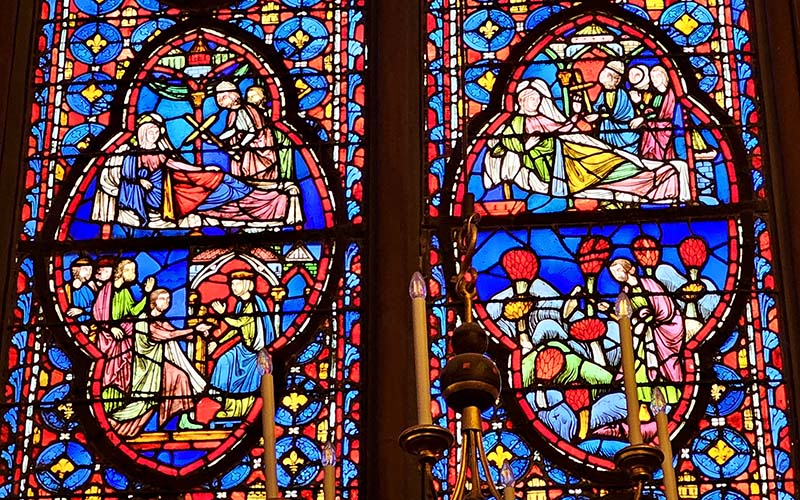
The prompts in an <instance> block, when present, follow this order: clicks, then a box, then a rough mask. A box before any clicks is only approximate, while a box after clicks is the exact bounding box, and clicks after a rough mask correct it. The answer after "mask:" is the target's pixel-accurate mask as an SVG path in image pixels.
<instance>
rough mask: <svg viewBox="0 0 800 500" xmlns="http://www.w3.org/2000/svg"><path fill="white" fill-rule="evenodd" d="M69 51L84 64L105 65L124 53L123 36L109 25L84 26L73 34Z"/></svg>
mask: <svg viewBox="0 0 800 500" xmlns="http://www.w3.org/2000/svg"><path fill="white" fill-rule="evenodd" d="M69 50H70V52H72V55H73V56H75V59H77V60H79V61H80V62H82V63H86V64H92V65H94V64H105V63H107V62H110V61H113V60H114V59H116V57H117V56H118V55H119V53H120V52H122V34H120V32H119V30H118V29H117V28H115V27H113V26H111V25H110V24H108V23H88V24H84V25H83V26H81V27H80V28H78V29H76V30H75V33H73V34H72V38H70V40H69Z"/></svg>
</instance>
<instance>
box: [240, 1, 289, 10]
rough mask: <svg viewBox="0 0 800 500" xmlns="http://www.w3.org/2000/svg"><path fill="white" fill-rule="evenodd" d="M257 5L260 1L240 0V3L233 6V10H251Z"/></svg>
mask: <svg viewBox="0 0 800 500" xmlns="http://www.w3.org/2000/svg"><path fill="white" fill-rule="evenodd" d="M257 3H258V0H240V1H239V2H236V3H234V4H231V10H245V9H249V8H250V7H252V6H253V5H255V4H257ZM284 3H285V2H284Z"/></svg>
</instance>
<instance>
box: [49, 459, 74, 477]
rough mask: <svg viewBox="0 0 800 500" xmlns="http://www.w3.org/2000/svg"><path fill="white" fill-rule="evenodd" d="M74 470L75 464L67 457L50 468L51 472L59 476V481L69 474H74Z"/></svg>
mask: <svg viewBox="0 0 800 500" xmlns="http://www.w3.org/2000/svg"><path fill="white" fill-rule="evenodd" d="M74 470H75V464H73V463H72V462H71V461H70V460H69V459H68V458H67V457H62V458H61V460H59V461H58V462H56V463H54V464H53V465H52V466H51V467H50V472H52V473H53V474H55V475H56V476H58V477H59V479H64V478H65V477H66V476H67V474H69V473H70V472H73V471H74Z"/></svg>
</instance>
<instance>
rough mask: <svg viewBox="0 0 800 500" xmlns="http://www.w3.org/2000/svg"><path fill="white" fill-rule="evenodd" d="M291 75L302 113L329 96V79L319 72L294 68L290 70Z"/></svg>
mask: <svg viewBox="0 0 800 500" xmlns="http://www.w3.org/2000/svg"><path fill="white" fill-rule="evenodd" d="M289 74H290V75H292V77H293V78H294V86H295V89H297V98H298V99H299V102H298V107H299V108H300V110H301V111H305V110H309V109H311V108H313V107H314V106H316V105H318V104H319V103H321V102H322V101H323V100H324V99H325V96H326V95H328V79H327V78H325V76H324V75H323V74H322V73H320V72H319V71H317V70H315V69H312V68H293V69H291V70H289Z"/></svg>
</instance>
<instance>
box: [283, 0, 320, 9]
mask: <svg viewBox="0 0 800 500" xmlns="http://www.w3.org/2000/svg"><path fill="white" fill-rule="evenodd" d="M321 1H322V0H283V4H284V5H285V6H287V7H291V8H293V9H306V8H308V7H313V6H315V5H317V4H318V3H320V2H321Z"/></svg>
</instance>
